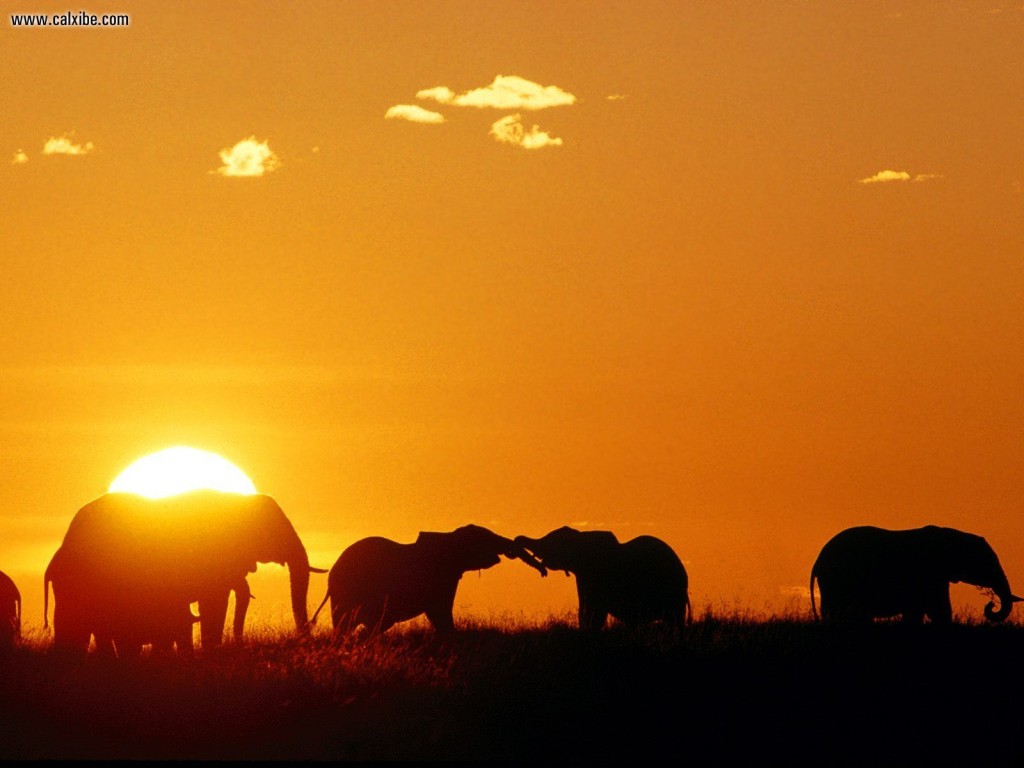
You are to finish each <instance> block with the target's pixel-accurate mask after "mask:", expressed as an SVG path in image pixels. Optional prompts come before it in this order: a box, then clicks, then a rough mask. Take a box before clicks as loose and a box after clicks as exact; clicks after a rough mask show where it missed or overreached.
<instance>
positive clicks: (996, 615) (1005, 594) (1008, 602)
mask: <svg viewBox="0 0 1024 768" xmlns="http://www.w3.org/2000/svg"><path fill="white" fill-rule="evenodd" d="M995 593H996V597H998V598H999V608H998V610H997V609H996V604H995V602H994V601H992V600H989V602H988V604H987V605H986V606H985V618H986V619H988V620H989V621H1004V620H1005V619H1006V618H1007V617H1008V616H1009V615H1010V611H1011V610H1012V609H1013V604H1014V603H1016V602H1020V600H1021V599H1022V598H1019V597H1017V596H1016V595H1014V594H1013V593H1012V592H1010V585H1009V584H1007V583H1004V584H1001V585H1000V586H999V587H998V588H996V590H995Z"/></svg>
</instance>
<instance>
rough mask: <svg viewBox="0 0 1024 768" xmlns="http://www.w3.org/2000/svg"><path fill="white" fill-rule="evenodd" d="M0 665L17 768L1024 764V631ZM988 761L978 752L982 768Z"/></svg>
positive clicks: (741, 633)
mask: <svg viewBox="0 0 1024 768" xmlns="http://www.w3.org/2000/svg"><path fill="white" fill-rule="evenodd" d="M48 648H49V638H48V637H46V636H44V635H42V634H35V635H33V634H30V635H29V636H28V637H26V638H25V640H24V641H23V643H22V645H21V646H20V647H19V648H17V649H16V650H15V651H14V653H11V654H7V655H6V656H4V657H2V658H0V736H2V738H0V756H2V757H4V758H7V759H39V758H43V759H121V758H135V759H197V760H211V759H252V760H256V759H279V760H282V759H283V760H427V759H446V760H462V759H465V760H471V759H508V760H533V759H538V758H544V759H552V760H555V759H557V760H566V759H581V760H597V759H621V760H625V759H630V760H662V759H664V760H679V761H685V760H694V759H698V760H702V761H709V760H710V761H719V760H721V761H735V760H741V761H750V762H761V761H769V762H775V763H779V762H819V761H821V760H826V761H829V762H839V761H844V760H849V761H855V762H864V763H871V764H876V763H877V762H879V761H880V760H881V761H885V760H891V761H899V760H911V759H913V760H922V759H923V760H926V761H936V760H950V759H953V760H974V759H976V758H978V757H979V756H981V755H985V756H986V757H989V758H991V757H993V756H994V757H998V758H1003V759H1007V760H1014V759H1017V758H1024V748H1022V747H1021V745H1020V744H1018V743H1017V742H1016V741H1015V740H1014V739H1013V738H1012V737H1011V736H1009V735H1008V734H1014V733H1016V729H1017V727H1018V725H1019V724H1020V723H1022V722H1024V705H1022V704H1021V702H1020V701H1019V698H1020V692H1021V690H1022V685H1021V683H1022V682H1024V672H1022V671H1021V669H1020V667H1021V665H1020V658H1019V657H1020V655H1021V651H1022V650H1024V628H1022V627H1021V626H1019V625H1018V624H1015V623H1012V622H1011V623H1007V624H1003V625H989V624H985V623H982V622H979V621H968V622H965V623H960V624H957V625H955V626H953V627H948V628H940V627H933V626H930V625H925V626H918V627H905V626H902V625H900V624H898V623H878V624H876V625H874V626H870V627H864V628H860V629H851V628H840V627H825V626H821V625H819V624H815V623H813V622H811V621H810V620H809V617H807V616H803V615H797V614H794V615H789V616H776V617H768V618H766V617H763V616H755V615H753V614H745V613H729V612H727V611H725V610H721V609H710V608H708V609H704V610H702V611H700V612H699V613H698V615H697V616H695V620H694V622H693V623H692V624H691V625H690V626H689V627H687V628H686V629H685V631H683V632H679V631H673V630H670V629H667V628H662V627H657V626H652V627H646V628H641V629H628V628H625V627H621V626H611V627H609V628H607V629H606V630H605V631H603V632H601V633H599V634H596V635H591V634H585V633H581V632H579V631H578V630H577V629H576V628H575V620H574V618H573V617H572V616H560V617H547V618H545V619H540V620H531V619H527V618H526V617H522V616H514V615H513V616H509V615H497V616H495V615H492V616H489V617H482V618H479V617H478V618H466V617H464V618H463V619H462V621H461V623H460V631H459V632H458V633H456V634H455V635H452V636H449V637H442V636H438V635H437V634H435V633H434V632H433V631H431V630H430V629H429V627H427V626H426V624H425V623H424V622H410V623H408V624H405V625H399V626H397V627H395V628H393V629H392V630H391V631H389V632H387V633H385V634H384V635H377V636H359V637H346V638H341V639H335V638H333V637H332V636H331V634H330V633H329V632H327V631H326V630H316V631H314V633H313V634H312V635H311V636H308V637H304V638H298V637H294V636H292V635H291V634H290V633H287V632H282V631H280V630H278V629H276V628H270V627H259V626H257V627H255V628H253V629H252V630H251V631H250V632H249V634H248V637H247V638H246V640H245V641H244V642H242V643H240V644H235V645H225V646H224V647H221V648H217V649H208V650H206V651H204V650H202V649H200V650H199V651H198V652H197V653H196V654H195V655H194V656H193V657H191V658H190V657H184V656H170V657H162V656H155V655H149V656H145V657H142V658H135V659H124V660H107V659H102V658H98V657H96V656H95V655H93V656H90V657H88V658H86V659H85V660H80V661H68V660H64V659H60V658H59V657H57V656H54V655H52V654H51V653H50V652H49V650H48ZM986 750H989V751H988V752H986Z"/></svg>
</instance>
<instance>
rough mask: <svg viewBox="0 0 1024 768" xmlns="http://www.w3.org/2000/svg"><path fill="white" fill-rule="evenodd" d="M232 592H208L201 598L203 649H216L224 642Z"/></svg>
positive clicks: (200, 620)
mask: <svg viewBox="0 0 1024 768" xmlns="http://www.w3.org/2000/svg"><path fill="white" fill-rule="evenodd" d="M230 592H231V590H227V589H226V590H223V591H221V592H208V593H204V594H203V595H201V596H200V598H199V601H198V602H199V642H200V644H201V645H202V647H203V648H216V647H219V646H220V645H221V644H222V643H223V642H224V625H225V623H226V622H227V616H228V595H229V594H230Z"/></svg>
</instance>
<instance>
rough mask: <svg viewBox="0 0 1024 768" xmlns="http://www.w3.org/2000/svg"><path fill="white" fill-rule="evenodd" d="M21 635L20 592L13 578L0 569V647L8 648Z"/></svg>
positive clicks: (13, 644)
mask: <svg viewBox="0 0 1024 768" xmlns="http://www.w3.org/2000/svg"><path fill="white" fill-rule="evenodd" d="M20 637H21V592H19V591H18V585H17V584H15V583H14V579H12V578H11V577H10V576H8V575H7V574H6V573H4V572H3V571H0V649H4V648H7V649H10V648H13V647H14V646H15V644H16V643H17V641H18V639H19V638H20Z"/></svg>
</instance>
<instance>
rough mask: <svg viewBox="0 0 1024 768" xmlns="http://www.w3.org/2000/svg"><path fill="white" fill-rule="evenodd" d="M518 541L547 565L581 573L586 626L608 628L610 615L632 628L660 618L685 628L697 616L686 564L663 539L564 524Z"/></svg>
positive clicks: (587, 628)
mask: <svg viewBox="0 0 1024 768" xmlns="http://www.w3.org/2000/svg"><path fill="white" fill-rule="evenodd" d="M515 542H516V544H518V545H520V546H522V547H524V548H525V549H526V550H528V551H529V552H530V553H531V554H533V555H534V556H535V557H536V558H538V559H539V560H540V562H541V564H542V565H543V566H544V567H546V568H548V569H550V570H557V571H565V572H566V575H568V574H570V573H572V574H574V575H575V577H576V593H577V595H578V597H579V612H578V622H579V627H580V629H582V630H585V631H597V630H600V629H602V628H603V627H604V626H605V624H606V623H607V620H608V616H609V614H610V615H611V616H613V617H614V618H615V619H617V620H618V621H620V622H622V623H623V624H625V625H627V626H631V627H638V626H641V625H645V624H651V623H654V622H663V623H665V624H667V625H669V626H674V627H682V626H683V625H685V624H687V623H688V622H689V621H690V619H691V615H692V609H691V606H690V595H689V577H688V576H687V573H686V568H685V567H683V563H682V561H681V560H680V559H679V556H678V555H677V554H676V553H675V551H674V550H673V549H672V548H671V547H670V546H669V545H668V544H666V543H665V542H664V541H662V540H661V539H659V538H656V537H654V536H637V537H636V538H634V539H630V540H629V541H626V542H619V540H618V538H617V537H616V536H615V534H614V533H612V532H611V531H579V530H576V529H575V528H570V527H569V526H564V527H562V528H557V529H555V530H553V531H551V532H550V533H548V534H547V535H546V536H543V537H541V538H539V539H531V538H529V537H527V536H516V538H515Z"/></svg>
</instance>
